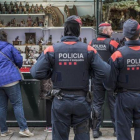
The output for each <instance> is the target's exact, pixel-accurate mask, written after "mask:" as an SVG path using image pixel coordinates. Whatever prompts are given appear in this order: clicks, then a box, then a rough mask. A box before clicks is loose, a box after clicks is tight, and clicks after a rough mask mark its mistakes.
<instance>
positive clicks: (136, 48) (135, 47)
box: [129, 46, 140, 51]
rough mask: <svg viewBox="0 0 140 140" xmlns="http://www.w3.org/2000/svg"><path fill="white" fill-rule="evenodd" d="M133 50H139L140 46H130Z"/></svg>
mask: <svg viewBox="0 0 140 140" xmlns="http://www.w3.org/2000/svg"><path fill="white" fill-rule="evenodd" d="M129 48H130V49H132V50H135V51H138V50H140V46H133V47H129Z"/></svg>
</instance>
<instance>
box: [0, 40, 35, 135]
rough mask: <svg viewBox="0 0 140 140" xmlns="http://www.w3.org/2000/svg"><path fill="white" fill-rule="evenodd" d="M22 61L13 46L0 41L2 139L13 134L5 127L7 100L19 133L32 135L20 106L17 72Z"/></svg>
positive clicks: (0, 120)
mask: <svg viewBox="0 0 140 140" xmlns="http://www.w3.org/2000/svg"><path fill="white" fill-rule="evenodd" d="M22 61H23V60H22V56H21V55H20V52H19V51H18V50H16V49H15V48H14V46H13V45H11V44H9V43H7V42H4V41H0V128H1V136H2V137H4V136H7V135H10V134H12V133H13V131H11V130H8V127H7V125H6V114H7V107H8V98H9V99H10V102H11V104H12V105H13V108H14V113H15V117H16V120H17V122H18V125H19V127H20V132H19V133H20V134H21V135H24V136H33V135H34V134H33V133H31V132H30V131H29V130H28V126H27V123H26V119H25V117H24V111H23V105H22V97H21V91H20V85H19V81H20V80H22V77H21V75H20V73H19V70H18V69H19V68H21V66H22Z"/></svg>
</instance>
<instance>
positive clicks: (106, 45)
mask: <svg viewBox="0 0 140 140" xmlns="http://www.w3.org/2000/svg"><path fill="white" fill-rule="evenodd" d="M89 45H91V46H92V47H93V48H94V49H96V50H97V52H98V53H99V54H100V56H101V57H102V58H103V60H104V61H106V62H108V59H109V58H110V56H111V55H112V54H113V53H114V52H115V51H116V50H117V49H118V48H119V43H118V42H116V41H115V40H113V39H112V38H110V36H109V35H107V34H103V33H99V34H98V37H97V38H96V39H93V40H92V41H91V42H90V43H89Z"/></svg>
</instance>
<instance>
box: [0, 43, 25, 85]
mask: <svg viewBox="0 0 140 140" xmlns="http://www.w3.org/2000/svg"><path fill="white" fill-rule="evenodd" d="M0 51H1V52H2V53H4V54H5V55H6V56H8V57H9V58H10V59H11V60H12V61H13V62H14V63H15V65H16V66H17V67H18V68H21V66H22V63H23V58H22V56H21V54H20V52H19V51H18V50H17V49H16V48H15V47H14V46H13V45H11V44H9V43H7V42H4V41H0ZM21 79H22V78H21V76H20V73H19V71H18V69H17V68H16V67H15V66H14V65H13V63H12V62H11V61H10V60H8V58H6V57H5V56H4V55H2V54H1V53H0V87H1V86H3V85H6V84H10V83H12V82H15V81H19V80H21Z"/></svg>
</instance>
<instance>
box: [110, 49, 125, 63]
mask: <svg viewBox="0 0 140 140" xmlns="http://www.w3.org/2000/svg"><path fill="white" fill-rule="evenodd" d="M121 57H122V54H121V52H120V51H116V52H114V53H113V54H112V55H111V58H112V60H113V61H115V60H116V59H117V58H121Z"/></svg>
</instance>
